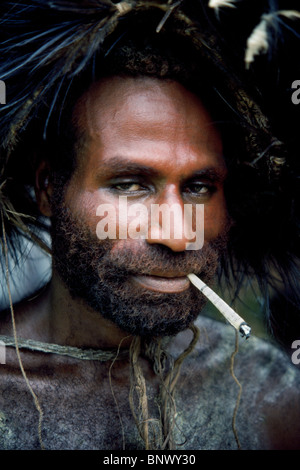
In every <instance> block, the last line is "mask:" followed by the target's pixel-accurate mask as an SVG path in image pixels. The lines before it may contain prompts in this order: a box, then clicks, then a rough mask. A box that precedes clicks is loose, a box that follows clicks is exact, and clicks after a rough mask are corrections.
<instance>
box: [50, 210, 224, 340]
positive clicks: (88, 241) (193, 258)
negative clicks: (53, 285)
mask: <svg viewBox="0 0 300 470" xmlns="http://www.w3.org/2000/svg"><path fill="white" fill-rule="evenodd" d="M53 206H55V207H53V218H52V227H51V232H52V233H51V235H52V253H53V268H55V269H56V271H57V273H58V275H59V277H60V278H61V280H62V282H63V283H64V284H65V286H66V287H67V289H68V291H69V292H70V294H71V296H72V297H73V298H74V299H81V300H83V301H84V302H85V303H86V304H87V305H88V306H89V307H91V308H92V309H93V310H94V311H96V312H98V313H99V314H101V315H102V317H103V318H106V319H108V320H110V321H112V322H114V323H115V324H116V325H117V326H118V327H119V328H120V329H121V330H123V331H124V332H127V333H129V334H132V335H135V336H136V335H138V336H143V337H162V336H173V335H175V334H177V333H178V332H180V331H182V330H185V329H187V328H188V327H189V325H190V324H192V323H193V322H194V321H195V319H196V318H197V316H198V315H199V313H200V311H201V310H202V308H203V307H204V305H205V304H206V299H205V297H204V296H203V294H201V293H200V292H199V291H198V290H197V289H196V288H195V287H194V286H190V287H189V288H188V289H186V290H185V291H183V292H180V293H160V292H152V291H149V290H148V289H145V288H142V287H140V286H137V285H135V284H134V283H132V282H131V279H132V276H134V275H141V274H143V275H147V274H151V272H154V271H158V272H164V271H165V272H167V271H171V272H172V271H175V272H183V273H186V274H188V273H195V274H196V275H198V276H199V277H200V278H201V279H202V280H203V281H204V282H205V283H206V284H208V285H211V284H212V283H213V281H214V279H215V275H216V272H217V268H218V260H219V257H220V254H221V253H223V252H224V251H225V249H226V246H227V233H228V229H227V228H224V231H223V232H222V234H221V235H220V236H219V237H218V238H216V239H215V240H214V241H212V242H210V243H206V244H205V245H204V247H203V248H202V249H201V250H197V251H184V252H173V251H172V250H171V249H169V248H168V247H166V246H164V245H160V244H154V245H150V244H148V243H147V242H146V241H145V240H134V250H133V249H132V248H133V246H132V244H130V243H129V244H126V240H101V241H100V240H99V239H98V238H97V236H96V231H95V234H93V233H92V232H91V230H90V229H89V228H88V227H87V225H85V224H84V223H83V222H82V221H81V220H79V218H77V217H75V216H74V215H72V214H71V212H70V210H69V209H68V208H67V207H66V206H65V205H64V204H63V203H59V204H53ZM116 248H117V249H116Z"/></svg>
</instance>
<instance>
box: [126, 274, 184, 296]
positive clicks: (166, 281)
mask: <svg viewBox="0 0 300 470" xmlns="http://www.w3.org/2000/svg"><path fill="white" fill-rule="evenodd" d="M132 280H133V281H134V282H136V283H137V284H139V285H140V286H141V287H143V288H144V289H148V290H151V291H153V292H161V293H165V294H176V293H179V292H183V291H185V290H186V289H188V288H189V286H190V281H189V279H188V277H187V276H186V275H184V276H177V275H176V276H173V275H170V274H169V273H164V275H163V276H161V275H154V274H153V275H146V274H141V275H135V276H132Z"/></svg>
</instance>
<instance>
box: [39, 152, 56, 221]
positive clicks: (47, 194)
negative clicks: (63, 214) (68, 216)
mask: <svg viewBox="0 0 300 470" xmlns="http://www.w3.org/2000/svg"><path fill="white" fill-rule="evenodd" d="M52 191H53V186H52V182H51V181H50V168H49V165H48V163H47V162H46V161H45V160H43V161H42V162H41V163H40V164H39V166H38V168H37V170H36V173H35V195H36V200H37V204H38V207H39V209H40V211H41V213H42V214H43V215H45V216H47V217H51V215H52V210H51V202H50V201H51V196H52Z"/></svg>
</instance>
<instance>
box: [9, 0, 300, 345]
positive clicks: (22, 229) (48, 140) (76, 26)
mask: <svg viewBox="0 0 300 470" xmlns="http://www.w3.org/2000/svg"><path fill="white" fill-rule="evenodd" d="M209 3H210V2H205V1H204V0H203V1H202V0H185V1H179V2H174V3H171V2H169V1H168V2H166V1H163V0H161V1H160V0H158V1H150V0H149V1H134V0H128V1H126V2H113V1H110V0H105V1H104V0H103V1H98V0H86V1H79V2H75V1H63V0H53V1H47V0H43V1H42V0H33V1H29V0H20V1H19V2H16V3H14V2H10V1H3V2H2V3H1V6H0V13H1V18H2V20H1V36H2V44H1V48H0V53H1V65H0V79H2V80H5V82H6V84H7V104H6V105H3V106H1V109H0V112H1V114H0V124H1V125H0V137H1V154H0V163H1V167H0V202H1V214H2V226H3V228H4V229H5V232H6V234H7V237H8V242H9V246H10V248H11V250H12V252H15V253H16V251H17V249H18V239H19V235H20V233H22V234H25V236H28V237H31V238H33V240H34V241H35V242H37V243H39V244H41V245H42V246H43V247H44V248H45V249H49V248H48V247H46V246H45V245H44V242H43V241H42V239H41V237H40V233H41V231H43V230H47V229H48V224H47V222H45V220H44V218H43V217H42V215H41V214H40V213H39V211H38V207H37V204H36V200H35V197H34V191H33V188H34V170H35V168H36V166H37V163H38V161H39V159H41V158H43V159H47V160H48V161H49V164H50V166H51V168H52V169H53V171H54V172H55V174H56V175H58V176H59V177H60V178H62V179H64V181H65V182H67V181H68V178H69V177H70V175H71V174H72V171H73V168H74V165H75V164H76V156H77V154H78V152H79V151H80V134H79V133H78V129H77V127H76V123H74V122H73V120H72V111H73V106H74V103H76V101H77V99H78V98H79V97H80V96H81V94H82V93H83V92H84V91H85V90H86V89H87V88H88V87H89V86H90V84H91V83H92V82H93V81H95V80H98V79H99V78H100V77H102V76H105V75H115V74H118V75H130V76H137V75H147V76H154V77H158V78H160V79H172V80H177V81H180V82H181V83H183V84H184V85H185V86H186V87H188V88H189V89H191V90H192V91H193V92H195V93H197V94H198V95H199V96H200V97H201V99H202V100H204V104H205V105H206V106H207V107H208V108H209V110H210V111H211V113H212V116H213V118H214V120H215V122H216V124H217V125H218V127H219V129H220V132H221V135H222V139H223V142H224V157H225V159H226V162H227V165H228V168H229V177H228V180H227V182H226V188H225V190H226V198H227V204H228V210H229V213H230V216H231V218H232V220H233V221H234V224H233V226H232V229H231V232H230V239H229V250H228V253H227V256H226V259H223V260H222V263H221V272H222V275H223V276H225V278H226V279H227V280H228V282H229V281H230V280H232V279H233V280H234V283H235V286H237V287H238V286H240V285H241V284H242V282H243V279H244V277H245V276H251V277H252V276H254V277H256V278H257V279H258V282H259V285H260V286H261V289H262V292H263V294H264V295H266V296H268V290H269V286H273V287H274V288H276V289H277V290H278V291H279V293H280V297H278V299H280V302H281V304H280V305H281V306H282V305H283V304H284V303H285V306H283V311H280V312H279V314H278V316H276V315H277V313H276V312H278V310H275V313H272V312H271V311H270V312H269V319H268V321H269V325H270V328H271V329H272V331H273V332H274V334H275V336H276V338H277V339H278V340H279V341H281V342H283V343H285V344H287V345H289V344H290V341H291V335H294V331H295V328H297V329H298V330H299V327H300V320H299V311H298V305H299V300H300V299H299V292H300V289H299V277H300V276H299V274H300V273H299V246H300V245H299V184H298V181H299V180H298V178H299V162H298V160H297V158H296V153H297V151H298V143H297V142H296V143H295V141H293V142H292V143H291V139H289V138H288V136H287V135H286V133H285V131H286V129H287V126H283V127H282V129H281V128H280V126H278V122H279V121H278V120H277V121H276V116H275V119H274V116H272V113H271V112H270V111H272V107H270V98H269V97H268V93H267V91H266V90H267V87H266V84H265V82H263V81H262V80H260V81H259V79H258V80H256V81H255V80H254V79H255V73H257V70H259V69H258V68H256V64H254V65H253V58H254V56H255V54H256V55H258V54H259V50H260V47H259V45H258V46H257V47H256V49H255V47H254V49H253V44H252V46H251V47H252V49H250V50H249V48H248V55H247V61H248V62H247V66H248V67H250V71H248V72H247V71H245V70H244V68H243V67H244V62H243V60H241V55H242V54H243V53H244V49H245V46H246V43H247V42H246V40H247V37H248V36H249V35H250V33H251V31H252V30H253V31H254V29H255V26H256V24H257V22H258V20H259V19H260V18H262V21H263V20H264V21H265V22H266V24H267V25H270V24H271V26H272V27H271V29H270V31H268V35H267V39H268V40H270V41H271V40H273V43H274V24H276V28H277V29H276V31H277V33H278V32H279V31H280V35H283V29H284V28H283V27H282V26H281V25H280V21H279V19H278V18H280V14H278V15H277V16H276V9H274V8H275V7H274V5H275V2H272V1H270V2H261V5H260V6H257V5H255V7H253V10H251V13H250V14H249V8H246V6H245V5H244V2H238V3H237V2H231V6H235V7H236V8H232V9H231V8H228V9H227V11H226V12H225V13H224V10H222V2H219V8H218V9H217V10H216V11H213V10H212V9H210V8H209ZM226 3H227V2H224V5H225V4H226ZM225 7H226V5H225ZM266 8H268V11H269V14H270V15H271V16H272V15H273V16H272V18H273V20H274V21H273V22H271V23H270V18H269V17H268V18H267V19H264V18H263V17H262V16H261V15H264V14H265V12H266ZM251 9H252V6H251ZM225 10H226V8H225ZM229 10H230V12H229ZM215 13H217V15H216V14H215ZM296 13H297V12H295V11H294V16H295V14H296ZM230 15H231V19H229V18H230ZM239 15H240V16H239ZM290 16H291V15H290ZM220 18H221V19H222V20H223V21H220ZM240 19H242V20H244V24H243V22H241V21H239V20H240ZM245 19H247V20H249V23H247V24H248V26H247V27H245ZM275 19H276V21H275ZM233 26H234V28H233V30H232V27H233ZM243 26H244V27H243ZM280 26H281V27H280ZM288 27H289V24H288V23H287V28H286V30H287V31H288ZM272 28H273V29H272ZM237 35H238V37H239V38H240V43H236V37H237ZM278 37H281V36H279V35H278V34H277V38H278ZM252 39H253V38H252ZM282 42H283V40H282ZM233 44H234V46H235V47H233ZM270 44H271V43H270ZM271 49H272V48H271V47H270V50H271ZM255 51H256V52H255ZM269 52H270V51H269ZM283 55H284V54H283V52H282V50H281V49H280V54H279V56H280V57H281V60H282V61H283V58H282V57H283ZM264 59H265V58H264ZM257 63H258V66H257V67H260V68H261V69H262V70H263V71H264V70H265V68H266V67H265V65H264V64H265V62H263V58H261V57H259V58H258V59H257ZM271 66H272V67H273V69H274V62H271ZM251 67H252V69H251ZM253 71H254V73H253ZM262 92H264V93H262ZM266 96H267V98H268V99H267V100H266V102H264V97H266ZM275 114H276V113H275ZM275 114H274V115H275ZM267 115H268V117H267ZM277 117H278V116H277ZM275 131H277V132H275ZM278 278H279V280H280V282H279V283H278V282H277V279H278ZM278 285H279V289H278ZM237 290H238V289H237ZM282 295H283V296H282ZM283 299H284V300H283Z"/></svg>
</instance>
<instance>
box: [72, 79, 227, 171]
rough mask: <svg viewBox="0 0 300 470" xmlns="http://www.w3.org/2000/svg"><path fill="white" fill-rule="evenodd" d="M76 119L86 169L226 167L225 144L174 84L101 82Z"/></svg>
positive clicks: (196, 105) (79, 105)
mask: <svg viewBox="0 0 300 470" xmlns="http://www.w3.org/2000/svg"><path fill="white" fill-rule="evenodd" d="M75 118H76V121H77V124H78V126H79V128H80V130H81V131H83V133H84V135H85V140H86V145H85V149H86V152H85V159H84V161H85V163H86V164H87V163H88V162H89V163H92V162H94V163H95V162H97V164H99V163H101V162H103V163H107V160H109V159H110V158H111V159H115V158H116V157H118V158H124V159H130V161H132V162H135V163H139V162H141V163H144V162H145V161H147V163H149V162H150V161H153V163H154V164H155V162H156V163H157V162H158V160H161V159H163V158H164V159H165V160H166V158H169V159H172V162H173V164H174V163H176V164H177V165H179V166H180V165H183V166H185V167H186V165H187V163H189V165H190V167H193V166H197V165H198V163H199V162H198V160H199V158H200V157H201V158H202V160H209V161H208V162H207V164H208V165H209V164H210V165H211V164H218V165H223V164H224V161H223V158H222V142H221V138H220V135H219V133H218V131H217V129H216V126H215V125H214V123H213V121H212V118H211V116H210V115H209V113H208V111H207V110H206V109H205V107H204V106H203V104H202V102H201V101H200V99H199V98H198V97H197V96H196V95H195V94H193V93H191V92H190V91H188V90H187V89H185V88H184V87H183V86H182V85H180V84H179V83H177V82H174V81H170V80H161V79H154V78H146V77H140V78H128V77H111V78H107V79H103V80H101V81H99V82H97V83H95V84H93V85H92V86H91V88H90V89H89V90H88V91H87V92H86V93H85V94H84V95H83V96H82V97H81V98H80V100H79V102H78V103H77V105H76V108H75ZM162 163H163V162H162ZM202 163H203V165H205V163H206V162H205V161H203V162H202ZM164 164H166V161H165V162H164ZM182 170H183V168H182Z"/></svg>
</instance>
